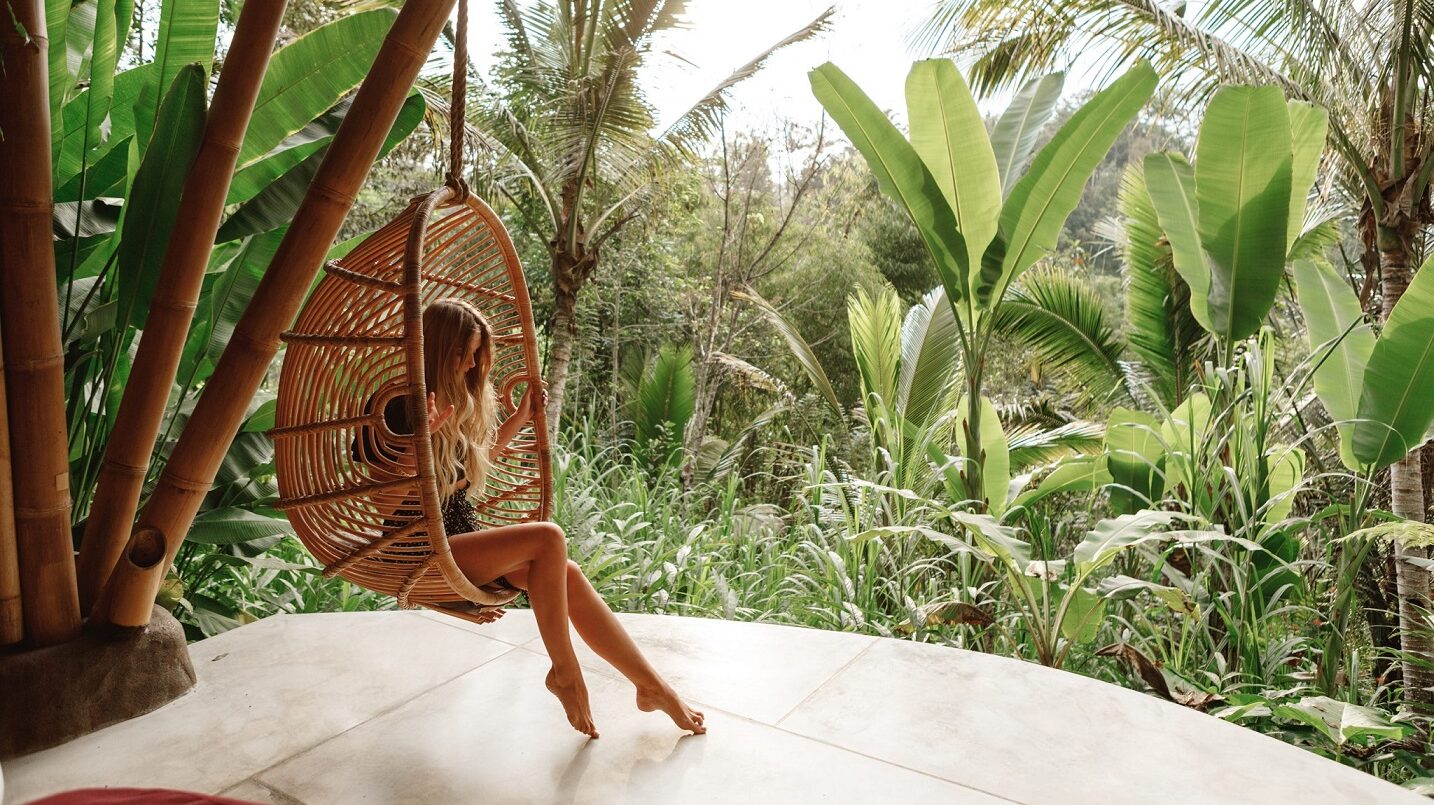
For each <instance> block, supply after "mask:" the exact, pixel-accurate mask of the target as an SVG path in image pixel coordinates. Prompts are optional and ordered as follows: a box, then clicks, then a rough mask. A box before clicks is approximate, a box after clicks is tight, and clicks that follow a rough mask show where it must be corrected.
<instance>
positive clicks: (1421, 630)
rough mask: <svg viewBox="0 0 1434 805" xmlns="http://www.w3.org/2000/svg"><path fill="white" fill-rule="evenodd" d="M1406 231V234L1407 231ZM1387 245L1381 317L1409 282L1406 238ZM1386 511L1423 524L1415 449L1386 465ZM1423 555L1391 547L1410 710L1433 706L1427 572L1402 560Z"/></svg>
mask: <svg viewBox="0 0 1434 805" xmlns="http://www.w3.org/2000/svg"><path fill="white" fill-rule="evenodd" d="M1410 234H1412V233H1410ZM1392 239H1393V240H1394V244H1393V248H1386V249H1383V250H1382V258H1383V259H1382V262H1383V271H1382V281H1381V285H1380V287H1381V292H1382V293H1381V296H1382V307H1383V311H1382V312H1383V316H1384V318H1385V319H1386V320H1387V319H1388V318H1389V313H1390V311H1392V310H1393V309H1394V305H1395V304H1396V303H1397V302H1398V301H1399V298H1400V297H1401V296H1403V295H1404V289H1405V288H1407V287H1408V286H1409V277H1410V264H1411V262H1412V260H1411V255H1410V248H1409V244H1410V239H1409V238H1408V237H1405V233H1404V232H1400V233H1398V234H1396V235H1394V236H1393V238H1392ZM1389 495H1390V509H1391V510H1392V511H1393V512H1394V514H1396V515H1398V516H1399V517H1402V518H1404V519H1406V520H1411V521H1413V522H1418V523H1422V522H1424V519H1425V517H1424V474H1423V469H1422V468H1421V466H1420V451H1418V450H1415V451H1412V452H1410V453H1409V455H1407V456H1405V457H1404V458H1403V459H1400V460H1399V461H1398V462H1397V463H1395V464H1394V465H1392V466H1391V467H1390V468H1389ZM1409 558H1419V559H1427V558H1428V552H1427V551H1426V550H1424V549H1422V548H1407V547H1404V546H1402V545H1400V544H1398V543H1396V544H1395V545H1394V574H1395V579H1396V582H1397V586H1398V597H1399V639H1400V648H1401V649H1402V650H1403V651H1404V653H1405V654H1406V657H1405V659H1404V660H1403V676H1404V700H1405V702H1407V703H1408V704H1409V705H1410V706H1411V707H1412V708H1413V709H1416V710H1425V711H1427V710H1430V709H1431V705H1434V635H1431V632H1430V628H1429V626H1428V625H1427V624H1426V621H1425V619H1424V616H1423V613H1424V612H1425V611H1427V610H1428V609H1429V607H1430V599H1429V572H1428V571H1426V570H1424V569H1423V568H1420V567H1417V566H1415V565H1413V564H1410V563H1409V562H1407V561H1405V560H1406V559H1409Z"/></svg>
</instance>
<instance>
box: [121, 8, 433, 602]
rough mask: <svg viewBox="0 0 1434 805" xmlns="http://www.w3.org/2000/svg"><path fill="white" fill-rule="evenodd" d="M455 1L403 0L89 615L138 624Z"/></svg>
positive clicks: (152, 598) (192, 520) (176, 551)
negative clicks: (107, 583) (404, 0)
mask: <svg viewBox="0 0 1434 805" xmlns="http://www.w3.org/2000/svg"><path fill="white" fill-rule="evenodd" d="M454 2H455V0H408V2H407V3H405V4H404V5H403V8H402V10H401V11H400V12H399V14H398V18H397V19H396V20H395V21H394V23H393V28H392V29H391V30H390V31H389V33H388V36H387V37H386V38H385V39H384V43H383V47H382V48H380V50H379V52H378V56H377V57H376V58H375V59H374V63H373V67H372V68H371V69H370V70H369V74H368V77H367V78H365V79H364V82H363V85H362V86H360V87H359V91H358V95H357V96H356V97H355V98H354V102H353V106H352V107H351V108H350V110H349V114H348V116H347V117H346V118H345V119H344V122H343V123H342V124H341V125H340V127H339V130H338V132H337V133H336V134H335V135H334V139H333V141H332V143H331V144H330V145H329V150H328V155H327V156H326V157H324V161H323V164H322V165H320V167H319V171H318V174H317V175H316V176H315V177H314V181H313V183H312V184H311V185H310V186H309V190H308V192H307V193H306V194H305V195H304V201H303V204H301V205H300V207H299V210H298V212H297V213H295V215H294V219H293V221H292V223H291V224H290V226H289V231H288V233H287V234H286V235H285V236H284V240H283V241H282V242H281V243H280V244H279V249H278V251H277V252H276V253H275V255H274V259H273V261H272V262H271V263H270V266H269V270H268V271H267V272H265V274H264V279H263V280H262V281H261V282H260V283H259V287H258V289H257V290H256V291H255V293H254V298H253V300H252V301H251V302H250V304H249V306H248V307H247V308H246V309H245V311H244V315H243V317H242V318H240V320H239V323H238V325H237V326H236V327H235V329H234V336H233V338H232V339H231V340H230V342H229V346H228V347H227V348H226V349H225V350H224V354H223V356H222V357H221V358H220V359H219V366H218V367H216V369H215V371H214V374H213V376H211V377H210V379H209V381H208V383H207V384H206V388H205V390H204V394H203V396H201V397H200V399H199V403H198V405H197V406H196V407H195V410H194V414H193V415H192V416H191V417H190V420H189V424H188V425H187V426H186V427H185V429H184V432H183V433H182V434H181V435H180V438H179V442H178V444H176V445H175V447H174V452H173V454H172V455H171V457H170V459H169V462H168V463H167V464H166V465H165V469H164V473H163V474H162V475H161V476H160V479H159V484H158V486H157V488H156V489H155V492H154V494H153V495H152V496H151V497H150V500H149V503H148V504H147V505H146V506H145V508H144V511H143V512H141V514H140V518H139V523H138V525H137V526H136V528H135V530H134V533H133V536H132V537H131V539H130V542H129V545H128V546H127V547H126V549H125V552H124V555H123V556H122V557H121V559H120V561H119V564H118V566H117V567H116V568H115V571H114V575H113V577H112V578H111V580H110V584H109V586H108V587H107V588H106V589H105V591H104V592H103V593H102V595H101V598H100V601H99V602H98V604H97V605H96V614H97V615H102V616H103V617H104V619H105V620H108V621H109V622H111V623H115V624H118V625H122V626H142V625H144V624H147V623H148V622H149V612H150V607H151V604H152V603H153V601H154V598H155V594H156V593H157V592H158V590H159V585H160V582H161V581H162V580H163V578H164V573H165V571H166V570H167V569H168V567H169V565H170V563H171V562H173V561H174V556H175V554H176V553H178V552H179V547H180V545H181V544H182V543H183V541H184V535H185V533H186V532H187V531H188V530H189V527H190V525H191V524H192V523H193V522H194V515H195V513H196V512H197V511H198V510H199V506H200V504H201V503H202V502H203V500H204V495H205V493H206V492H208V490H209V485H210V483H211V482H212V481H213V479H214V476H215V474H216V473H217V472H218V470H219V465H220V463H221V462H222V461H223V458H224V453H225V451H226V450H227V449H228V446H229V444H230V443H231V442H232V441H233V440H234V435H235V433H236V432H238V430H239V426H240V424H241V423H242V421H243V418H244V412H245V409H246V408H247V407H248V404H249V401H250V400H251V399H252V398H253V396H254V392H255V391H256V390H257V389H258V388H259V383H260V382H261V381H262V380H263V378H264V375H265V373H266V372H267V371H268V369H269V364H270V363H272V362H273V359H274V354H275V353H276V352H277V351H278V347H279V334H280V332H282V330H283V329H284V328H285V327H287V326H289V324H290V323H292V322H293V320H294V317H295V315H297V314H298V311H299V307H300V305H301V304H302V303H303V300H304V295H305V293H306V292H307V291H308V289H309V287H310V285H311V284H312V283H313V280H314V275H315V274H316V273H317V272H318V269H319V265H320V264H321V263H322V262H323V259H324V257H325V255H326V254H327V253H328V250H329V247H330V245H331V244H332V243H333V241H334V237H335V235H337V234H338V230H339V227H340V226H341V225H342V224H343V220H344V218H345V216H347V215H348V211H349V208H350V207H352V206H353V202H354V197H355V195H356V194H357V193H358V191H359V188H360V187H361V186H362V184H363V181H364V179H365V178H366V177H367V176H368V172H369V169H370V168H371V167H372V166H373V162H374V160H375V159H376V158H377V157H378V152H379V148H380V147H381V146H382V145H383V141H384V138H385V137H386V136H387V135H388V132H389V130H390V129H391V128H392V127H393V121H394V119H395V118H397V116H398V110H399V108H400V107H401V106H402V105H403V102H404V99H405V98H406V97H407V96H408V92H409V90H410V89H411V88H412V87H413V82H414V79H415V78H417V76H418V71H419V69H420V68H421V67H422V66H423V63H424V61H425V60H426V59H427V57H428V53H429V51H430V50H432V48H433V43H434V41H435V40H436V39H437V38H438V32H439V31H440V30H442V28H443V25H444V23H445V22H446V20H447V19H448V15H449V14H450V13H451V12H452V11H453V4H454Z"/></svg>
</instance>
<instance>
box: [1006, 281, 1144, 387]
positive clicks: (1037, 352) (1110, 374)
mask: <svg viewBox="0 0 1434 805" xmlns="http://www.w3.org/2000/svg"><path fill="white" fill-rule="evenodd" d="M993 326H994V327H995V328H996V332H997V333H1000V334H1002V335H1006V336H1009V337H1010V338H1011V339H1012V341H1013V342H1014V343H1016V344H1019V345H1020V346H1022V347H1024V349H1023V350H1022V354H1023V357H1024V358H1025V359H1027V360H1030V361H1031V362H1032V363H1034V364H1037V365H1038V366H1039V367H1040V368H1041V369H1043V370H1056V371H1062V372H1064V373H1065V374H1066V375H1067V377H1069V378H1070V380H1071V382H1072V385H1074V386H1075V387H1076V388H1077V389H1079V391H1078V394H1079V395H1080V396H1082V397H1083V398H1092V397H1100V396H1103V395H1105V394H1107V393H1109V392H1110V390H1111V389H1113V388H1116V387H1117V386H1119V385H1120V382H1121V379H1122V376H1123V372H1122V369H1121V366H1120V358H1121V353H1122V352H1124V351H1125V342H1123V341H1122V340H1121V339H1120V336H1119V335H1117V334H1116V327H1115V325H1114V323H1113V322H1110V321H1108V320H1107V319H1106V307H1105V304H1104V303H1103V302H1102V300H1101V298H1100V294H1099V292H1097V291H1096V289H1095V287H1094V286H1092V285H1090V284H1089V283H1087V282H1086V280H1085V279H1084V278H1083V277H1081V276H1080V275H1078V274H1076V273H1074V272H1072V271H1069V270H1067V269H1063V268H1054V267H1053V268H1049V269H1040V268H1037V269H1035V270H1033V271H1031V272H1029V273H1027V274H1026V275H1025V276H1023V277H1022V278H1021V281H1020V282H1019V283H1017V284H1015V285H1013V286H1011V289H1010V291H1009V292H1008V294H1007V298H1006V301H1005V303H1004V304H1002V305H1001V306H1000V308H998V309H997V311H996V317H995V324H994V325H993Z"/></svg>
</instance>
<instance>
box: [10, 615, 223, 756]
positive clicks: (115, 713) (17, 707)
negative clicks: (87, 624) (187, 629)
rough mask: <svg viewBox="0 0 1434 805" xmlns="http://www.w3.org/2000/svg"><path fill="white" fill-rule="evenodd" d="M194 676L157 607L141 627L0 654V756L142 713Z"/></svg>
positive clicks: (180, 634) (177, 633) (171, 622)
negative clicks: (143, 626) (0, 693)
mask: <svg viewBox="0 0 1434 805" xmlns="http://www.w3.org/2000/svg"><path fill="white" fill-rule="evenodd" d="M194 681H195V676H194V666H193V665H191V664H190V662H189V649H188V646H187V645H186V644H185V640H184V629H183V628H182V627H181V626H180V625H179V621H177V620H175V619H174V616H172V615H170V614H169V613H168V612H167V611H165V610H164V609H162V608H160V607H155V608H154V616H153V619H152V620H151V621H150V623H149V626H147V627H145V628H144V629H136V630H132V631H124V632H108V633H106V632H103V631H99V630H89V631H86V632H85V633H84V635H82V636H81V637H80V638H79V639H77V640H72V641H70V642H68V643H61V644H59V645H56V646H47V647H45V648H39V649H30V650H26V651H18V652H15V653H6V654H0V691H4V694H3V695H0V759H8V758H13V757H17V756H19V755H26V754H29V753H31V752H37V751H39V750H41V749H47V748H49V747H52V746H56V745H58V744H62V743H65V742H66V741H69V740H71V739H74V738H78V737H79V736H81V735H84V734H86V733H90V732H94V731H95V730H97V729H100V728H101V727H106V726H109V725H110V724H114V723H116V722H119V721H124V720H126V719H130V718H134V717H135V716H138V715H143V714H145V713H148V712H149V711H151V710H154V709H156V708H158V707H160V706H161V705H164V704H166V703H168V702H171V701H173V700H174V699H176V698H178V697H180V696H182V695H183V694H185V693H186V692H188V691H189V690H190V689H191V688H193V687H194Z"/></svg>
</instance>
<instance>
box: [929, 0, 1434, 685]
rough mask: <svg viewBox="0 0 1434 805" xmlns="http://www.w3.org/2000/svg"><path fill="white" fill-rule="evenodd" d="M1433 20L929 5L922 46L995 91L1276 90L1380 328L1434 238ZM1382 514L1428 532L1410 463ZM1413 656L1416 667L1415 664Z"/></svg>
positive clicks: (1424, 680) (1411, 636)
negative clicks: (1078, 63)
mask: <svg viewBox="0 0 1434 805" xmlns="http://www.w3.org/2000/svg"><path fill="white" fill-rule="evenodd" d="M1431 34H1434V7H1431V6H1430V5H1429V4H1427V3H1417V2H1414V0H1357V1H1356V2H1349V0H1210V2H1206V3H1203V4H1201V6H1200V8H1199V9H1198V10H1191V9H1190V8H1189V7H1188V6H1186V5H1185V4H1183V3H1182V4H1180V5H1178V6H1177V5H1170V6H1164V5H1160V4H1158V3H1156V2H1154V0H1068V2H1063V3H1060V4H1052V3H1048V2H1044V0H942V2H941V3H940V4H939V5H938V6H937V8H936V9H935V10H934V12H933V14H932V17H931V19H930V20H929V22H928V23H927V25H926V26H925V28H924V30H923V31H922V32H921V33H920V35H919V37H920V38H921V39H923V40H924V41H925V42H926V43H927V44H928V45H930V46H932V47H933V48H934V49H936V50H939V51H942V52H959V53H965V54H968V55H972V56H974V57H975V67H974V69H973V75H974V76H975V79H974V81H973V83H974V84H975V85H976V87H977V89H978V91H986V92H990V91H994V90H996V89H999V88H1002V87H1005V86H1008V85H1012V84H1015V83H1017V82H1020V81H1022V80H1023V79H1024V78H1026V77H1028V76H1031V75H1038V74H1043V73H1046V72H1049V71H1050V70H1051V69H1052V68H1053V67H1055V66H1057V65H1059V64H1063V63H1068V62H1070V61H1072V60H1073V59H1074V58H1075V56H1076V54H1101V55H1102V56H1103V57H1104V58H1105V64H1106V65H1107V66H1109V67H1110V68H1111V69H1116V68H1117V67H1118V66H1119V65H1120V64H1122V63H1125V62H1128V61H1130V60H1133V59H1135V58H1142V57H1143V58H1147V59H1151V60H1152V61H1154V62H1155V63H1156V64H1157V66H1159V67H1160V68H1162V71H1163V72H1165V73H1166V74H1168V75H1170V76H1172V78H1173V82H1172V83H1170V84H1167V88H1168V89H1169V90H1170V91H1171V92H1172V94H1173V95H1174V96H1175V97H1176V98H1177V99H1182V100H1187V101H1189V100H1194V101H1203V99H1204V98H1205V97H1206V96H1208V95H1209V94H1210V93H1211V92H1213V90H1214V89H1215V88H1216V87H1217V86H1219V85H1220V84H1222V83H1228V82H1252V83H1267V84H1275V85H1277V86H1279V87H1281V88H1282V89H1283V90H1284V91H1285V92H1286V93H1287V94H1288V95H1290V96H1292V97H1295V98H1298V99H1301V100H1305V101H1310V102H1313V103H1316V104H1319V105H1321V106H1323V107H1325V108H1326V109H1328V110H1329V113H1330V133H1331V146H1332V150H1333V152H1334V155H1335V156H1336V158H1337V163H1336V164H1337V170H1335V171H1334V177H1335V183H1334V187H1333V188H1332V189H1333V190H1334V191H1336V192H1337V193H1339V194H1341V195H1343V197H1344V199H1345V200H1346V201H1347V202H1348V203H1349V205H1350V206H1351V207H1352V208H1355V209H1357V210H1358V219H1357V221H1358V231H1359V235H1360V238H1361V241H1362V243H1363V245H1364V251H1363V254H1362V255H1361V262H1362V263H1363V265H1364V268H1365V272H1366V276H1365V280H1364V287H1363V289H1362V291H1361V300H1362V301H1363V302H1364V303H1365V305H1366V306H1367V307H1372V306H1373V303H1372V299H1373V293H1374V291H1375V289H1376V286H1377V288H1378V291H1379V307H1378V310H1379V312H1380V314H1381V318H1387V317H1388V316H1389V313H1390V311H1391V310H1393V308H1394V306H1395V304H1396V303H1397V302H1398V301H1399V298H1400V297H1401V296H1402V295H1403V293H1404V290H1405V288H1406V287H1408V285H1409V282H1410V278H1411V272H1412V270H1413V267H1414V260H1415V255H1416V252H1417V251H1418V244H1419V243H1420V241H1421V239H1422V238H1424V237H1426V236H1427V233H1428V229H1429V226H1430V225H1431V224H1434V210H1431V206H1430V180H1431V177H1434V118H1431V114H1434V93H1432V92H1431V90H1434V87H1431V82H1430V79H1429V68H1430V59H1429V56H1428V45H1429V43H1430V38H1431ZM1390 491H1391V498H1392V506H1391V508H1392V509H1393V511H1394V513H1395V514H1397V515H1399V516H1400V517H1403V518H1405V519H1407V520H1412V521H1418V522H1422V521H1423V520H1424V519H1425V505H1424V488H1423V482H1422V469H1421V456H1420V452H1419V451H1418V450H1414V451H1411V452H1410V453H1408V454H1407V455H1406V456H1405V457H1404V458H1403V459H1401V460H1399V461H1397V462H1396V463H1394V464H1393V465H1392V466H1391V468H1390ZM1394 551H1395V568H1396V571H1395V572H1396V576H1397V587H1398V599H1399V620H1400V634H1401V643H1402V647H1403V649H1404V651H1405V652H1406V656H1407V657H1408V658H1409V659H1408V660H1406V662H1405V663H1404V682H1405V695H1406V698H1407V700H1408V701H1409V702H1410V703H1412V704H1417V705H1421V706H1428V705H1429V704H1431V703H1434V663H1430V662H1429V660H1428V658H1429V657H1430V656H1431V655H1434V637H1431V635H1430V634H1429V632H1428V630H1427V629H1426V628H1421V627H1420V626H1419V625H1418V624H1419V623H1420V616H1419V609H1421V608H1427V607H1428V606H1429V600H1430V598H1429V594H1430V576H1429V573H1428V571H1426V570H1424V569H1423V568H1422V567H1421V566H1420V565H1418V564H1416V563H1415V562H1410V561H1405V560H1406V559H1414V560H1416V561H1427V558H1428V557H1427V555H1426V552H1425V551H1423V550H1422V549H1417V548H1406V547H1402V546H1399V545H1397V544H1396V546H1395V548H1394ZM1420 658H1422V659H1420Z"/></svg>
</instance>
